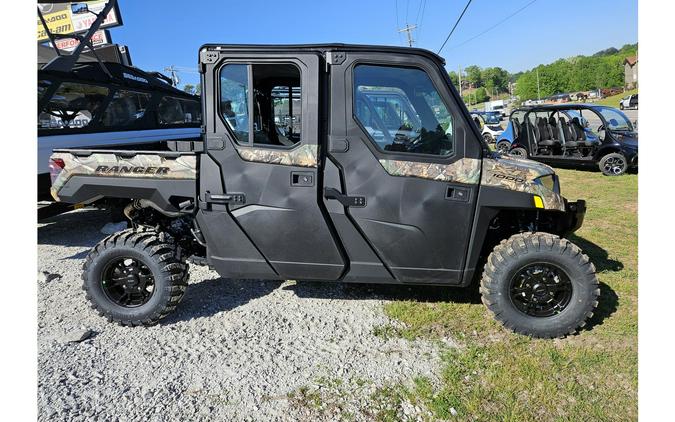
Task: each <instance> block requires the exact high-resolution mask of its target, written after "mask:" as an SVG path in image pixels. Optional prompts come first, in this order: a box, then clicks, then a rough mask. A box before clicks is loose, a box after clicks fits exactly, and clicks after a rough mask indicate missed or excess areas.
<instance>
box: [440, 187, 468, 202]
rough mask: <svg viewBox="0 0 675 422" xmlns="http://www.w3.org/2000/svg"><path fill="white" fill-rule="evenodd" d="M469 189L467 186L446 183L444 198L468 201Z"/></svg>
mask: <svg viewBox="0 0 675 422" xmlns="http://www.w3.org/2000/svg"><path fill="white" fill-rule="evenodd" d="M470 197H471V191H470V190H469V189H468V188H464V187H459V186H450V185H448V186H447V187H446V189H445V199H448V200H450V201H459V202H469V198H470Z"/></svg>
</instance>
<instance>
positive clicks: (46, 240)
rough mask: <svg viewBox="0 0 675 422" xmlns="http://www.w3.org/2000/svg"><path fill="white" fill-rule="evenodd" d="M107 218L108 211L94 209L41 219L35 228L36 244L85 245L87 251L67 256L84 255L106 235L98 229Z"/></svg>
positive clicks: (77, 257) (108, 215) (74, 257)
mask: <svg viewBox="0 0 675 422" xmlns="http://www.w3.org/2000/svg"><path fill="white" fill-rule="evenodd" d="M109 220H110V214H109V212H108V211H101V210H95V209H86V210H77V211H71V212H67V213H65V214H60V215H57V216H54V217H51V218H48V219H45V220H42V221H40V222H39V224H40V226H38V228H37V234H38V244H39V245H55V246H70V247H77V246H81V247H86V248H87V251H80V252H78V253H77V254H75V255H73V256H72V257H69V258H71V259H79V258H81V257H84V256H86V253H87V252H88V249H89V248H91V247H93V246H94V245H96V244H97V243H98V242H99V241H100V240H101V239H103V238H104V237H105V236H106V235H105V234H103V233H101V232H100V231H99V230H100V229H101V228H102V227H103V226H104V225H105V223H107V222H108V221H109ZM81 254H82V256H80V255H81Z"/></svg>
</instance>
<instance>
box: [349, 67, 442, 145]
mask: <svg viewBox="0 0 675 422" xmlns="http://www.w3.org/2000/svg"><path fill="white" fill-rule="evenodd" d="M354 115H355V116H354V117H355V118H356V119H357V120H358V122H359V123H360V124H361V126H363V128H364V129H365V130H366V132H368V134H369V135H370V137H371V138H372V140H373V141H375V143H376V145H377V146H378V147H379V149H381V150H383V151H387V152H403V153H417V154H430V155H440V156H448V155H452V154H453V153H454V150H455V148H454V128H453V120H452V115H451V114H450V112H449V111H448V108H447V106H446V105H445V103H444V102H443V101H442V99H441V97H440V95H439V93H438V91H437V90H436V88H435V87H434V85H433V83H432V82H431V79H430V78H429V75H427V74H426V73H425V72H424V71H423V70H421V69H417V68H407V67H391V66H375V65H358V66H356V67H355V69H354Z"/></svg>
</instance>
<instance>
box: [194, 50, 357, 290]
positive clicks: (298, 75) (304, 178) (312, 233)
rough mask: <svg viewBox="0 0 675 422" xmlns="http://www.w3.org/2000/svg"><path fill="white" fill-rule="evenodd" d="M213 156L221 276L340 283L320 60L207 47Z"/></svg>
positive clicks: (207, 208) (208, 206)
mask: <svg viewBox="0 0 675 422" xmlns="http://www.w3.org/2000/svg"><path fill="white" fill-rule="evenodd" d="M201 60H202V63H204V62H205V63H206V64H205V71H204V79H205V84H204V86H206V87H213V88H212V89H209V90H207V92H205V93H204V95H205V98H204V101H205V104H206V107H205V108H206V109H207V110H208V113H207V119H206V123H205V128H206V153H207V154H206V155H204V156H203V158H202V163H201V185H200V189H201V191H200V199H201V201H202V210H201V211H200V215H199V219H198V221H199V223H200V226H202V230H203V232H204V235H205V237H206V240H207V244H208V245H209V246H208V254H209V256H210V260H211V262H212V264H213V265H214V266H215V267H216V269H217V270H218V271H219V273H221V274H223V275H229V276H233V277H236V276H243V277H260V278H262V277H265V278H279V279H322V280H336V279H338V278H339V277H340V275H341V274H342V272H343V269H344V266H345V263H344V260H343V259H342V256H341V253H340V251H339V249H338V246H337V244H336V241H335V239H334V236H333V235H332V233H331V231H330V229H329V227H328V225H327V222H326V219H325V218H324V215H323V214H322V210H321V208H320V206H322V205H320V202H319V198H320V191H319V186H320V180H319V175H318V172H317V171H318V167H319V157H318V144H319V118H318V113H319V76H320V75H319V70H320V67H319V63H320V62H319V56H318V55H317V54H312V53H303V54H297V53H292V54H291V53H284V52H279V50H276V51H268V52H266V51H255V50H248V51H246V52H243V51H242V50H233V51H227V50H226V49H224V50H218V51H202V53H201Z"/></svg>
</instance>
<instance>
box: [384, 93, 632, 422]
mask: <svg viewBox="0 0 675 422" xmlns="http://www.w3.org/2000/svg"><path fill="white" fill-rule="evenodd" d="M624 95H625V94H624ZM559 174H560V178H561V185H562V189H563V194H564V195H565V196H566V197H567V198H569V199H571V200H575V199H577V198H583V199H586V201H587V206H588V211H587V214H586V219H585V222H584V225H583V227H582V228H581V229H580V230H579V231H578V232H577V233H576V234H575V235H574V236H572V237H571V240H572V241H573V242H575V243H577V244H578V245H579V246H580V247H581V248H582V249H583V250H584V252H585V253H586V254H588V255H589V256H590V258H591V260H592V261H593V262H594V263H595V266H596V268H597V271H598V278H599V280H600V282H601V297H600V305H599V307H598V309H597V311H596V314H595V316H594V317H593V318H592V320H591V323H590V324H589V326H588V327H587V328H586V329H584V330H583V331H582V332H581V333H580V334H578V335H575V336H570V337H568V338H565V339H560V340H536V339H530V338H527V337H523V336H519V335H515V334H511V333H510V332H507V331H506V330H505V329H503V328H501V327H500V326H499V325H498V324H497V323H496V322H494V320H493V318H492V316H491V315H490V314H488V312H487V310H486V309H485V308H484V306H483V305H482V304H480V303H479V302H477V301H476V300H475V299H474V300H457V301H446V300H442V301H438V302H427V303H422V302H417V301H395V302H392V303H390V304H388V305H386V306H385V312H386V313H387V314H388V315H389V316H390V317H392V318H395V319H398V320H400V321H402V322H403V323H404V324H405V328H404V329H394V328H388V327H383V330H382V331H381V332H382V333H386V334H385V335H401V336H404V337H406V338H409V339H411V340H412V339H416V338H428V339H438V338H443V337H450V338H453V339H455V340H456V341H457V342H458V343H459V345H460V347H459V348H457V349H453V350H450V351H448V352H446V354H445V358H444V366H443V368H442V386H441V387H440V388H438V387H433V386H432V384H431V383H430V382H429V381H428V380H425V379H418V380H415V387H414V388H412V389H410V388H405V389H403V387H401V388H402V389H403V390H402V393H401V395H402V396H404V397H406V398H407V399H408V400H411V401H413V402H416V403H418V404H421V405H423V406H424V407H427V408H428V409H430V410H431V411H432V412H433V413H434V416H435V417H438V418H443V419H445V418H450V417H451V416H452V414H454V413H457V416H458V417H459V418H460V419H462V420H510V421H542V420H569V421H577V420H636V419H637V373H638V369H637V175H624V176H621V177H605V176H602V175H601V174H600V173H594V172H586V171H584V172H582V171H573V170H559ZM460 295H462V293H458V297H459V296H460Z"/></svg>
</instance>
